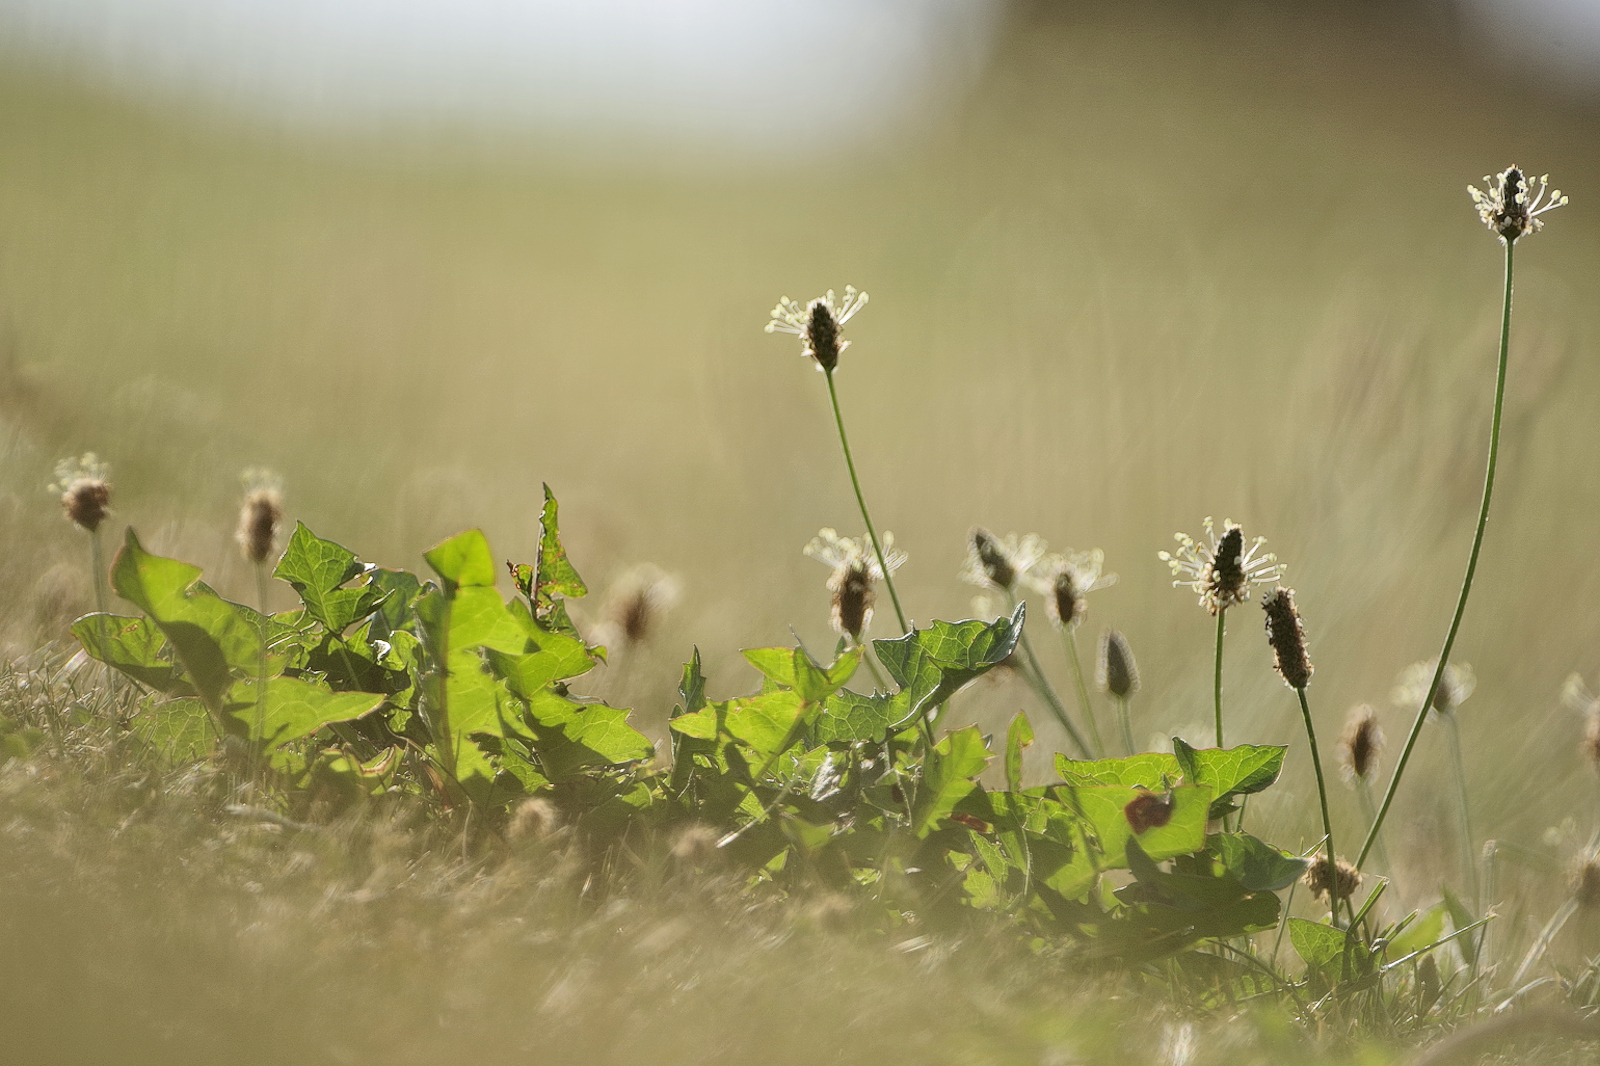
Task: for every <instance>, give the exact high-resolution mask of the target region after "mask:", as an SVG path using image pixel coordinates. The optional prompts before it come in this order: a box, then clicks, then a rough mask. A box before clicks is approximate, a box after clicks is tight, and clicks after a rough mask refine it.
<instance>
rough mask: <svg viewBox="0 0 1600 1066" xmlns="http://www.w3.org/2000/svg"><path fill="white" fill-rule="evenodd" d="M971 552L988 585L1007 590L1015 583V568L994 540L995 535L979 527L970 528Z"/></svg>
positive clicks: (998, 543)
mask: <svg viewBox="0 0 1600 1066" xmlns="http://www.w3.org/2000/svg"><path fill="white" fill-rule="evenodd" d="M971 537H972V550H973V551H974V552H976V553H977V555H978V564H979V565H980V566H981V567H982V568H983V576H984V577H986V578H988V579H989V582H990V584H992V585H994V586H995V587H996V588H1002V589H1009V588H1010V587H1011V586H1012V585H1015V584H1016V583H1017V570H1016V567H1014V566H1012V565H1011V560H1010V559H1009V558H1007V557H1006V553H1005V549H1003V548H1002V547H1001V546H1000V542H999V541H998V540H996V539H995V535H994V534H993V533H990V532H989V531H988V530H987V529H984V528H983V527H981V526H973V527H972V533H971Z"/></svg>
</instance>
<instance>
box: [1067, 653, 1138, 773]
mask: <svg viewBox="0 0 1600 1066" xmlns="http://www.w3.org/2000/svg"><path fill="white" fill-rule="evenodd" d="M1061 639H1062V641H1063V642H1064V643H1065V644H1066V646H1067V658H1069V659H1071V660H1072V680H1073V682H1074V683H1075V684H1076V685H1077V689H1078V708H1079V709H1080V710H1081V711H1083V720H1084V721H1086V722H1088V723H1089V739H1090V740H1092V741H1094V756H1095V758H1097V759H1103V758H1105V757H1106V745H1105V741H1103V740H1101V739H1100V723H1099V722H1097V721H1095V718H1094V707H1093V706H1091V705H1090V703H1089V688H1088V686H1087V685H1085V684H1084V683H1083V663H1082V662H1081V661H1080V660H1079V659H1078V627H1077V626H1064V627H1063V628H1062V630H1061ZM1129 754H1132V753H1131V752H1130V753H1129Z"/></svg>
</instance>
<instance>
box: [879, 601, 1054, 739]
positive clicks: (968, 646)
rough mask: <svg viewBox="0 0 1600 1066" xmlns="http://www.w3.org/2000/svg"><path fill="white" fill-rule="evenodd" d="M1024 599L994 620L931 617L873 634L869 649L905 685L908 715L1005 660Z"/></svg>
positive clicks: (1013, 642)
mask: <svg viewBox="0 0 1600 1066" xmlns="http://www.w3.org/2000/svg"><path fill="white" fill-rule="evenodd" d="M1025 611H1026V604H1023V603H1019V604H1017V609H1016V612H1015V613H1013V614H1012V615H1011V617H1010V618H999V619H996V620H995V621H993V622H980V621H977V620H976V619H973V620H969V621H966V622H959V623H956V622H934V623H933V625H931V626H930V627H928V628H927V629H918V630H914V631H913V632H910V633H907V634H906V635H905V636H903V637H895V638H893V639H891V640H875V641H873V642H872V648H873V651H875V652H876V653H877V656H878V661H879V662H881V663H883V667H884V669H885V670H887V671H889V676H890V677H892V678H894V681H895V684H897V685H899V686H900V687H901V689H903V690H904V691H905V694H906V696H907V698H908V701H909V706H908V708H907V711H908V714H909V715H913V716H914V715H916V714H918V713H921V712H923V711H926V710H927V709H928V708H930V707H933V706H937V705H938V704H940V703H943V702H944V701H945V700H946V699H948V698H949V697H950V695H951V694H952V693H954V692H955V691H956V690H957V689H959V688H961V686H963V685H965V684H966V683H967V682H969V681H971V680H973V679H974V678H976V677H980V676H982V675H983V674H984V673H986V672H988V671H989V670H990V669H992V668H993V667H994V666H996V665H997V664H999V663H1002V662H1004V661H1005V660H1006V659H1007V658H1008V657H1009V656H1010V655H1011V653H1012V652H1013V651H1014V650H1015V649H1016V646H1017V639H1018V638H1019V637H1020V636H1021V634H1022V622H1023V617H1024V614H1025Z"/></svg>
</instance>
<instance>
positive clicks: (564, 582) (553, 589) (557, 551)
mask: <svg viewBox="0 0 1600 1066" xmlns="http://www.w3.org/2000/svg"><path fill="white" fill-rule="evenodd" d="M535 593H536V595H535V597H534V599H535V602H536V603H538V604H539V605H540V606H541V607H543V606H545V605H548V604H549V603H550V602H551V601H552V600H553V599H554V598H555V597H557V596H567V597H571V598H573V599H577V598H579V597H582V596H587V595H588V594H589V589H588V586H586V585H585V584H584V583H583V578H581V577H579V576H578V571H576V570H574V569H573V568H572V564H571V563H570V562H568V561H567V553H566V551H565V550H564V549H563V548H562V547H561V532H560V530H559V529H558V528H557V522H556V497H555V494H554V493H552V492H551V491H550V486H549V485H546V486H545V487H544V510H543V511H542V512H541V513H540V515H539V577H538V581H537V582H536V588H535Z"/></svg>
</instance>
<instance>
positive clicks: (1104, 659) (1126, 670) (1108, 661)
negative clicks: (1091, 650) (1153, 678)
mask: <svg viewBox="0 0 1600 1066" xmlns="http://www.w3.org/2000/svg"><path fill="white" fill-rule="evenodd" d="M1094 679H1095V683H1096V684H1097V685H1099V687H1100V691H1102V692H1109V693H1111V695H1113V696H1115V697H1117V699H1119V700H1125V699H1127V698H1128V697H1129V696H1131V695H1132V694H1133V693H1135V692H1137V691H1138V690H1139V666H1138V664H1137V663H1135V662H1134V661H1133V649H1132V648H1130V647H1128V638H1127V637H1124V636H1123V635H1122V634H1121V633H1119V632H1117V631H1116V630H1115V629H1108V630H1106V631H1105V632H1104V633H1101V634H1100V655H1099V657H1098V659H1097V661H1096V663H1095V671H1094Z"/></svg>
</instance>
